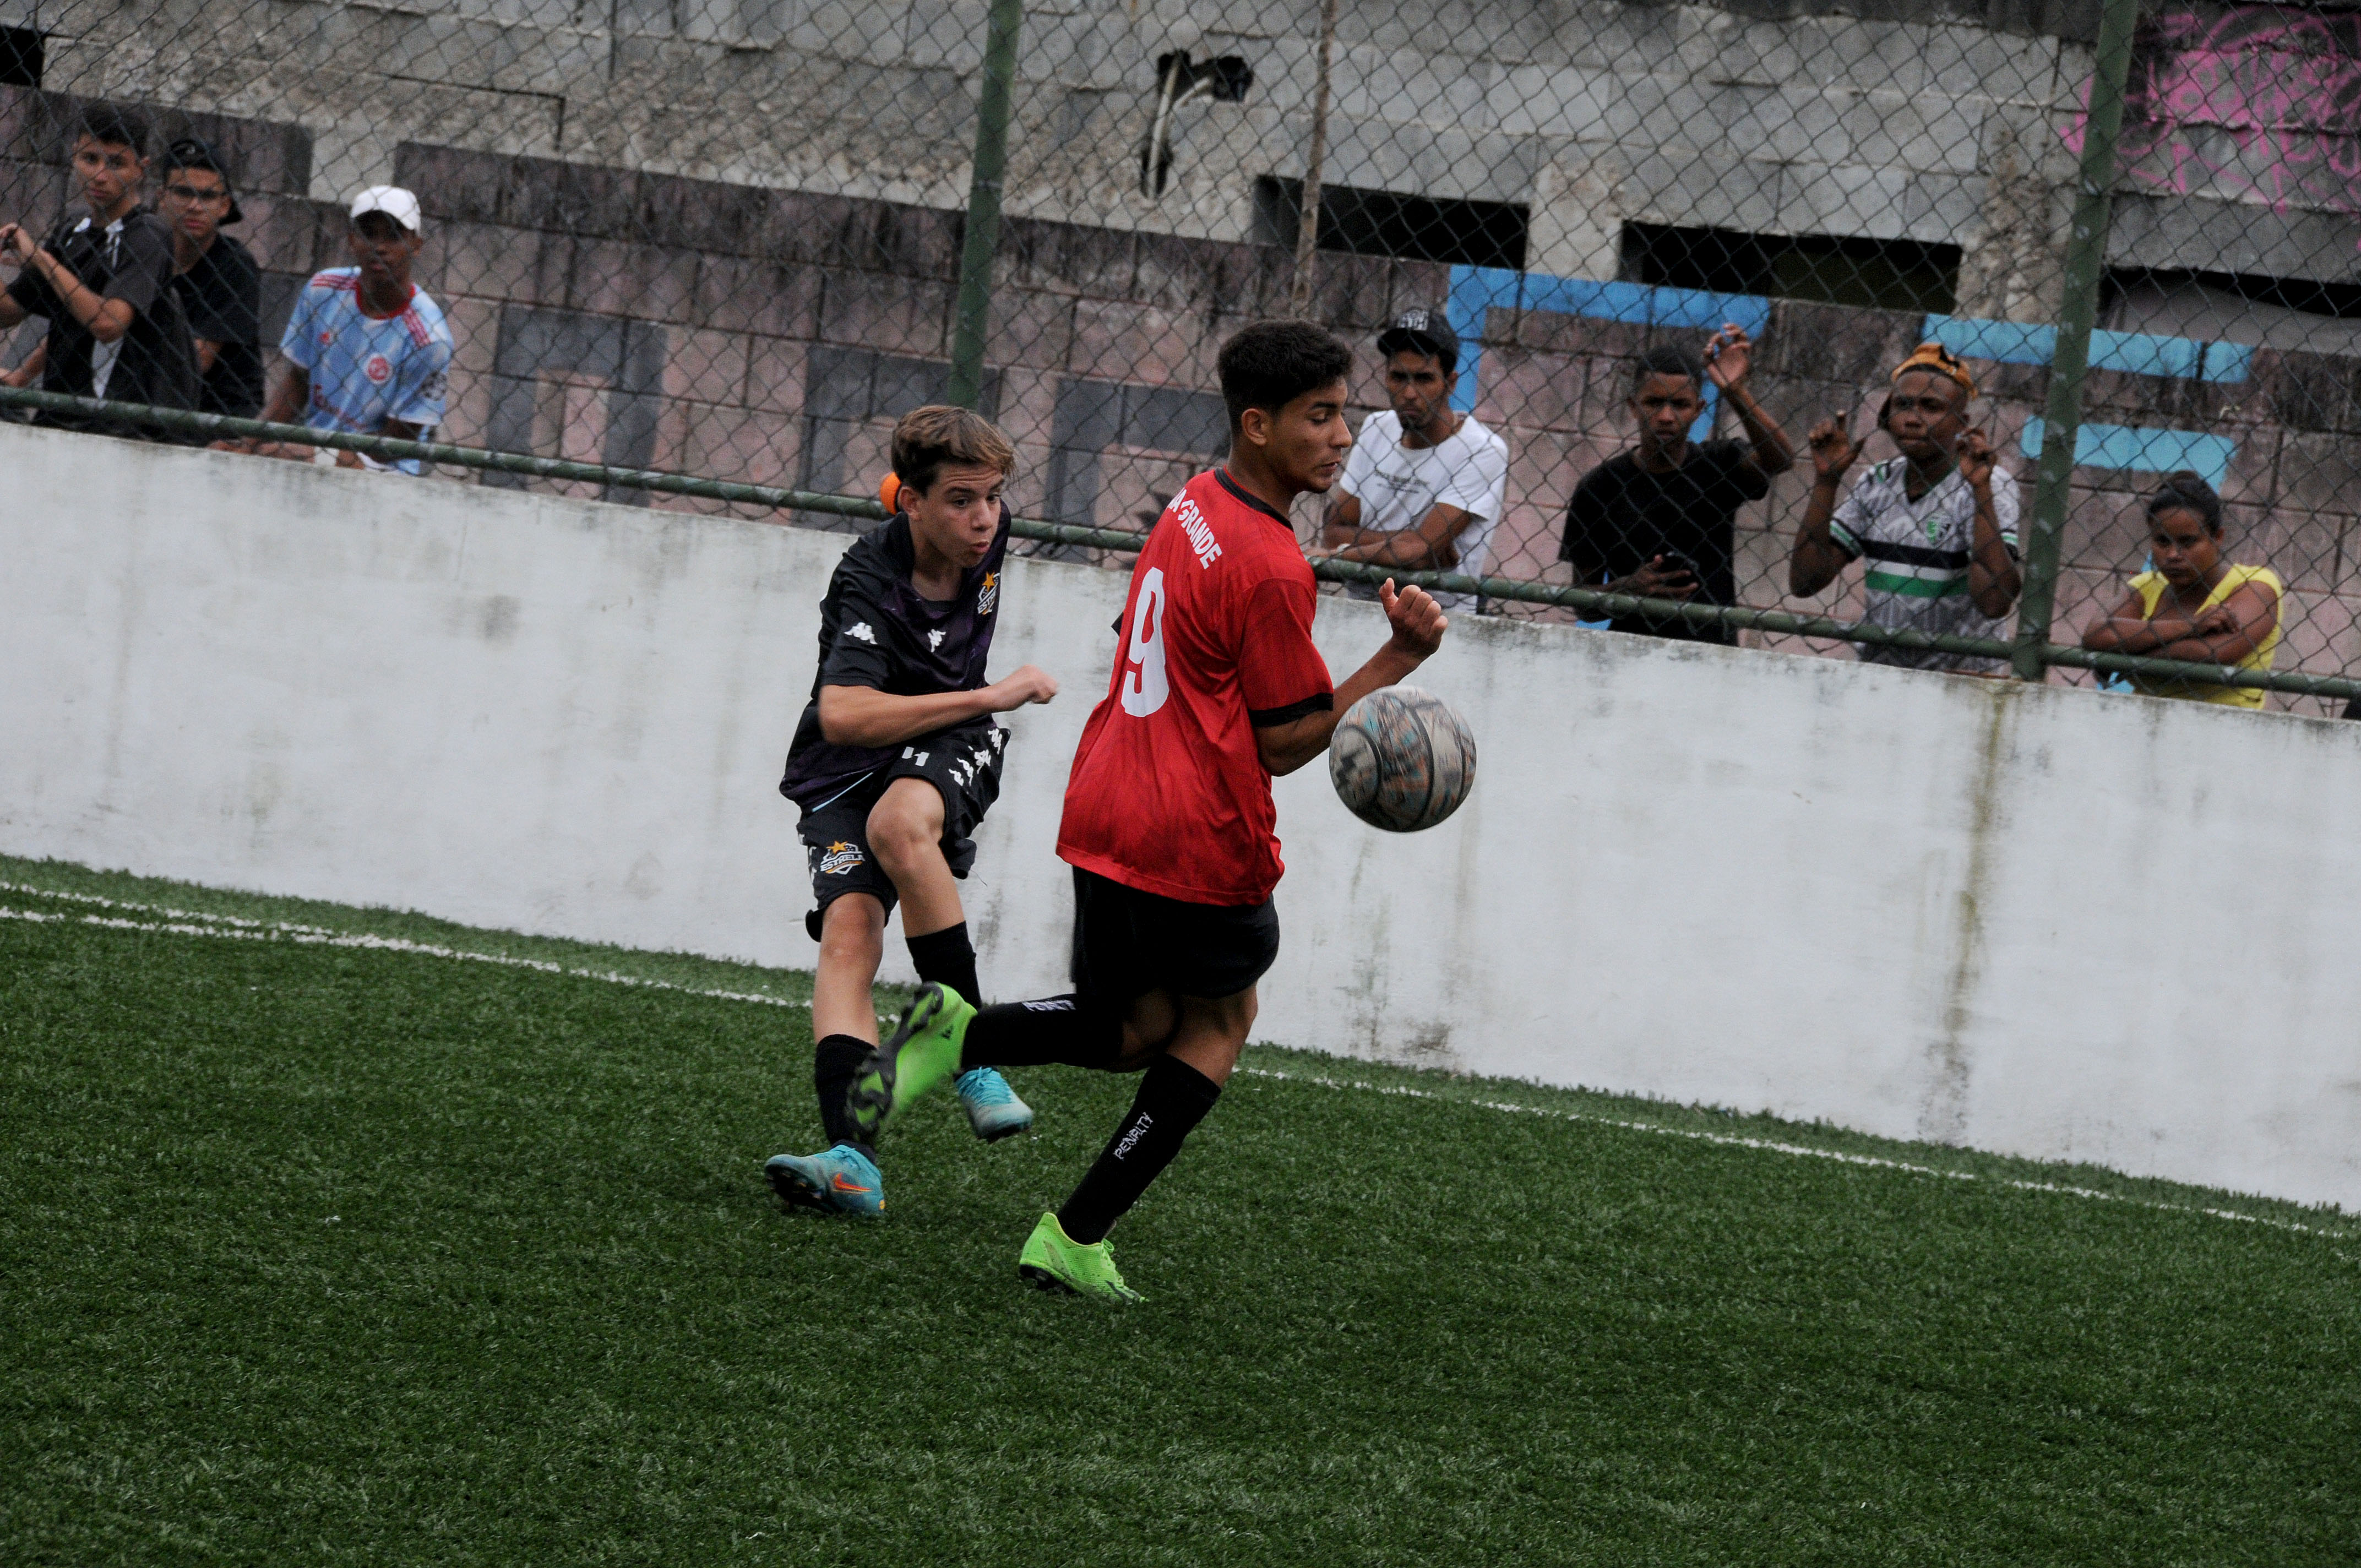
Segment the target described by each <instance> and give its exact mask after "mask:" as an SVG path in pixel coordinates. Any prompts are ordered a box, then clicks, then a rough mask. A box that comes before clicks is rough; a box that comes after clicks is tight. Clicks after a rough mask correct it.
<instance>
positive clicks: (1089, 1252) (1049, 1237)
mask: <svg viewBox="0 0 2361 1568" xmlns="http://www.w3.org/2000/svg"><path fill="white" fill-rule="evenodd" d="M1016 1277H1018V1278H1020V1279H1022V1280H1024V1281H1025V1283H1026V1284H1027V1285H1030V1286H1031V1287H1033V1288H1035V1289H1036V1290H1055V1291H1063V1292H1064V1293H1065V1294H1067V1295H1069V1296H1087V1297H1089V1298H1090V1299H1092V1300H1093V1301H1106V1302H1111V1303H1115V1304H1116V1305H1122V1304H1125V1303H1128V1302H1132V1301H1144V1300H1146V1299H1147V1298H1146V1297H1145V1296H1142V1295H1141V1294H1140V1293H1139V1292H1138V1291H1137V1290H1134V1289H1133V1288H1131V1287H1130V1286H1128V1285H1126V1284H1125V1283H1124V1282H1123V1276H1122V1275H1120V1274H1118V1273H1116V1272H1115V1248H1114V1247H1113V1246H1112V1245H1110V1244H1108V1243H1106V1242H1099V1243H1097V1244H1095V1245H1092V1246H1084V1245H1082V1243H1080V1242H1078V1241H1076V1240H1074V1239H1073V1238H1072V1237H1071V1236H1069V1235H1068V1234H1066V1227H1065V1226H1063V1225H1061V1224H1060V1223H1058V1216H1057V1215H1056V1214H1054V1213H1052V1214H1044V1215H1042V1216H1041V1223H1039V1224H1038V1225H1036V1226H1034V1227H1033V1234H1031V1235H1029V1236H1027V1237H1026V1238H1025V1250H1024V1251H1023V1252H1021V1253H1019V1254H1017V1255H1016Z"/></svg>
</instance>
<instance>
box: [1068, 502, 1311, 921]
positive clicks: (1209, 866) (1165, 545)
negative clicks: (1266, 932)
mask: <svg viewBox="0 0 2361 1568" xmlns="http://www.w3.org/2000/svg"><path fill="white" fill-rule="evenodd" d="M1317 602H1318V598H1317V595H1315V594H1314V592H1313V591H1312V568H1311V566H1310V565H1306V564H1305V562H1304V559H1303V552H1302V551H1301V549H1300V548H1298V546H1297V544H1296V543H1295V530H1294V528H1293V527H1292V526H1291V525H1290V523H1289V522H1288V521H1287V519H1285V518H1284V517H1281V516H1280V515H1279V513H1278V512H1276V511H1273V510H1271V509H1270V508H1269V507H1268V506H1267V505H1265V504H1264V503H1263V502H1261V501H1258V500H1257V499H1254V498H1253V497H1251V496H1249V495H1247V494H1246V491H1245V490H1243V489H1241V488H1238V486H1237V485H1236V484H1235V483H1234V482H1233V481H1232V480H1231V478H1230V477H1229V476H1228V475H1227V474H1226V473H1224V472H1223V471H1222V470H1221V469H1218V468H1215V469H1212V470H1209V471H1208V472H1205V473H1202V474H1200V475H1198V476H1197V477H1195V478H1193V479H1191V480H1190V481H1189V483H1188V484H1187V485H1186V486H1185V487H1183V488H1182V489H1181V491H1180V494H1179V495H1178V496H1175V497H1174V498H1173V499H1172V504H1171V505H1170V506H1168V507H1166V508H1165V509H1164V515H1163V516H1162V517H1160V518H1159V519H1158V520H1157V523H1156V527H1155V529H1154V530H1153V531H1152V532H1150V533H1149V534H1148V545H1147V548H1145V549H1143V550H1142V551H1141V552H1140V553H1139V564H1138V565H1137V566H1135V567H1134V568H1133V569H1132V574H1131V597H1130V598H1129V599H1128V600H1127V601H1126V604H1125V605H1124V612H1123V621H1122V623H1121V630H1122V634H1123V641H1122V642H1121V643H1120V644H1119V645H1118V646H1117V648H1116V650H1115V676H1114V679H1113V680H1112V681H1111V682H1110V683H1109V685H1108V689H1107V695H1106V699H1105V700H1104V701H1103V702H1101V703H1100V704H1099V706H1098V707H1097V708H1096V709H1095V710H1093V713H1092V714H1091V718H1090V722H1089V723H1088V724H1087V725H1085V726H1084V727H1083V729H1082V745H1081V747H1080V748H1079V749H1078V750H1077V751H1075V752H1074V771H1073V773H1072V776H1071V777H1070V778H1069V779H1068V780H1067V783H1066V816H1065V821H1064V823H1063V825H1062V826H1061V827H1060V828H1059V831H1058V854H1059V856H1060V858H1061V859H1063V860H1065V861H1070V862H1071V863H1072V864H1074V865H1077V866H1080V867H1082V869H1083V870H1084V871H1090V872H1097V873H1098V874H1099V875H1101V876H1103V877H1106V878H1108V879H1110V880H1112V881H1115V882H1119V883H1123V884H1124V885H1125V886H1126V887H1136V888H1137V889H1139V890H1140V891H1141V892H1143V893H1152V894H1160V895H1161V896H1163V897H1166V898H1177V899H1181V900H1184V901H1185V902H1187V903H1190V904H1217V905H1253V904H1260V903H1262V902H1263V901H1264V900H1265V899H1267V898H1268V897H1269V896H1270V894H1271V890H1272V889H1273V888H1275V887H1277V886H1278V885H1279V873H1280V872H1282V871H1283V870H1285V869H1286V868H1285V867H1284V866H1282V865H1281V864H1280V862H1279V835H1278V834H1277V833H1276V832H1274V831H1273V829H1274V828H1276V827H1277V826H1278V822H1279V813H1278V810H1277V808H1276V807H1275V806H1273V805H1272V802H1271V797H1270V773H1268V771H1267V770H1266V769H1265V768H1264V767H1263V765H1262V757H1261V755H1260V753H1259V752H1257V751H1256V749H1255V729H1256V728H1257V726H1258V725H1270V724H1284V723H1286V722H1288V721H1289V720H1290V719H1293V718H1301V717H1302V716H1303V715H1305V714H1307V713H1314V712H1318V711H1319V710H1321V709H1323V708H1326V707H1332V706H1333V705H1334V701H1335V687H1334V684H1333V683H1332V682H1331V681H1330V680H1329V678H1328V664H1327V661H1325V660H1324V659H1323V658H1321V656H1320V650H1319V649H1317V648H1315V647H1313V646H1312V607H1313V606H1314V605H1315V604H1316V603H1317Z"/></svg>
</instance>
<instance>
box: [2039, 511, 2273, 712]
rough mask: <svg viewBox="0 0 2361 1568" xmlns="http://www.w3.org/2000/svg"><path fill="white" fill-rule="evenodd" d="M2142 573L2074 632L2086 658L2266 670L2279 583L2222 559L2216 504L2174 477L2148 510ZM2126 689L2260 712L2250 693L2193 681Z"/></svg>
mask: <svg viewBox="0 0 2361 1568" xmlns="http://www.w3.org/2000/svg"><path fill="white" fill-rule="evenodd" d="M2147 549H2148V561H2149V563H2150V565H2149V567H2148V569H2147V571H2145V572H2142V573H2140V574H2138V575H2137V576H2135V577H2133V578H2132V580H2131V592H2130V593H2128V594H2127V595H2125V598H2124V601H2123V602H2122V603H2121V604H2119V605H2117V606H2116V607H2115V608H2114V610H2112V611H2111V612H2109V613H2108V614H2106V615H2103V616H2100V617H2099V618H2098V619H2097V620H2093V621H2092V622H2091V624H2090V625H2089V626H2088V627H2086V628H2085V629H2084V630H2083V632H2082V646H2083V647H2085V648H2088V649H2090V650H2091V651H2092V652H2094V653H2145V654H2147V656H2149V657H2150V658H2155V659H2187V660H2190V661H2191V662H2192V663H2200V664H2235V665H2236V666H2238V668H2240V669H2242V670H2268V669H2269V668H2270V667H2271V659H2272V657H2273V655H2275V654H2276V653H2277V652H2279V622H2280V615H2281V609H2280V606H2281V601H2282V599H2283V598H2285V593H2284V589H2283V587H2282V585H2281V584H2280V582H2279V575H2278V574H2277V573H2275V572H2273V571H2272V570H2271V569H2270V568H2269V567H2268V566H2239V565H2232V564H2231V563H2229V562H2227V561H2224V560H2223V559H2222V498H2221V497H2220V496H2218V495H2216V494H2214V493H2213V486H2211V485H2209V484H2207V483H2206V482H2205V481H2204V480H2203V479H2202V478H2199V477H2197V476H2196V475H2195V474H2192V473H2190V472H2189V471H2187V470H2186V469H2183V470H2182V471H2181V472H2180V473H2178V474H2174V475H2171V476H2169V477H2167V478H2166V480H2165V481H2164V487H2163V488H2161V489H2159V490H2158V491H2157V492H2156V494H2155V495H2154V496H2153V497H2151V498H2149V500H2148V503H2147ZM2131 683H2132V689H2133V690H2134V691H2136V692H2144V693H2146V694H2147V696H2169V697H2179V698H2180V699H2181V700H2183V701H2185V702H2219V703H2227V704H2229V705H2231V706H2233V707H2262V706H2263V692H2262V689H2261V688H2260V687H2259V686H2217V685H2207V684H2205V683H2203V682H2198V681H2173V680H2158V679H2156V678H2154V677H2153V676H2148V675H2134V676H2132V677H2131Z"/></svg>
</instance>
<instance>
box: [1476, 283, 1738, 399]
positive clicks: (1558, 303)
mask: <svg viewBox="0 0 2361 1568" xmlns="http://www.w3.org/2000/svg"><path fill="white" fill-rule="evenodd" d="M1496 305H1497V306H1499V307H1501V308H1503V309H1519V310H1528V311H1551V312H1554V313H1557V314H1560V315H1569V316H1587V317H1589V318H1590V319H1592V320H1594V321H1614V322H1630V323H1633V324H1635V325H1639V326H1676V327H1691V328H1696V329H1699V330H1702V331H1708V332H1710V331H1712V330H1713V329H1715V328H1717V327H1719V326H1720V325H1721V324H1722V323H1725V322H1735V323H1738V324H1739V325H1740V326H1742V327H1744V328H1745V329H1746V331H1747V333H1748V334H1749V335H1751V336H1752V337H1753V338H1754V340H1755V341H1756V342H1757V343H1760V342H1761V341H1762V340H1763V334H1764V333H1765V332H1766V331H1768V330H1769V328H1770V325H1771V302H1770V301H1769V300H1767V299H1764V298H1763V297H1762V296H1761V295H1758V294H1713V293H1708V292H1706V291H1704V290H1701V289H1660V288H1654V287H1651V286H1650V285H1647V284H1644V283H1618V282H1599V281H1597V280H1592V279H1587V278H1558V277H1554V276H1552V275H1550V274H1549V273H1546V272H1513V271H1510V270H1509V269H1507V268H1502V267H1454V268H1453V269H1451V298H1450V301H1449V302H1448V304H1447V305H1446V306H1445V307H1444V314H1445V316H1446V317H1447V318H1448V319H1449V321H1450V323H1451V330H1452V331H1453V332H1455V333H1457V334H1459V344H1460V351H1459V389H1458V390H1457V391H1456V392H1455V394H1454V395H1453V397H1452V400H1451V401H1452V406H1453V407H1455V408H1456V409H1458V410H1459V411H1461V412H1463V413H1470V412H1473V411H1475V408H1476V400H1477V392H1478V389H1479V388H1480V385H1481V380H1482V361H1483V354H1484V344H1483V337H1484V319H1485V313H1486V312H1488V311H1489V310H1490V309H1492V308H1493V307H1494V306H1496ZM1719 399H1720V394H1719V392H1718V391H1717V390H1716V389H1714V388H1713V387H1711V386H1709V385H1708V387H1707V388H1706V389H1705V412H1704V413H1702V414H1700V415H1698V416H1697V425H1696V428H1695V429H1694V431H1693V432H1692V434H1693V435H1694V437H1695V438H1696V439H1697V440H1700V441H1701V440H1703V439H1705V437H1706V435H1707V434H1708V433H1710V432H1711V431H1712V429H1713V422H1714V415H1715V414H1716V412H1717V411H1718V410H1719Z"/></svg>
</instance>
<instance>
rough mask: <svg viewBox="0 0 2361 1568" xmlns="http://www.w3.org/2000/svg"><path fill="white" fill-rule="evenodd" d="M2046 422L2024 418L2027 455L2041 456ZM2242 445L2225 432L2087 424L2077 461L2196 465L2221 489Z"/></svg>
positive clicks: (2158, 468) (2159, 470)
mask: <svg viewBox="0 0 2361 1568" xmlns="http://www.w3.org/2000/svg"><path fill="white" fill-rule="evenodd" d="M2042 432H2043V426H2042V422H2041V421H2039V420H2037V419H2031V420H2027V421H2026V422H2025V439H2024V440H2023V441H2022V442H2021V443H2019V445H2020V447H2021V448H2022V449H2023V451H2024V453H2025V455H2026V456H2027V457H2036V458H2037V457H2039V456H2040V455H2041V440H2042ZM2237 452H2238V444H2237V443H2236V442H2235V441H2233V440H2231V439H2230V438H2229V437H2228V436H2226V435H2207V434H2204V433H2201V432H2198V431H2194V430H2149V429H2140V428H2136V427H2135V426H2132V425H2124V424H2086V425H2082V426H2081V427H2079V428H2078V429H2077V430H2076V431H2075V433H2074V461H2075V463H2076V464H2078V465H2079V466H2082V467H2085V468H2125V469H2129V470H2132V471H2133V472H2136V473H2142V474H2169V473H2171V472H2173V471H2174V470H2175V469H2179V468H2192V469H2194V470H2196V471H2197V473H2198V474H2199V475H2201V476H2202V477H2203V478H2204V480H2205V482H2206V483H2207V484H2209V485H2212V486H2213V487H2214V488H2216V489H2219V488H2221V486H2222V481H2223V480H2224V479H2226V478H2228V477H2229V476H2230V459H2231V458H2233V457H2235V456H2236V455H2237Z"/></svg>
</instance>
